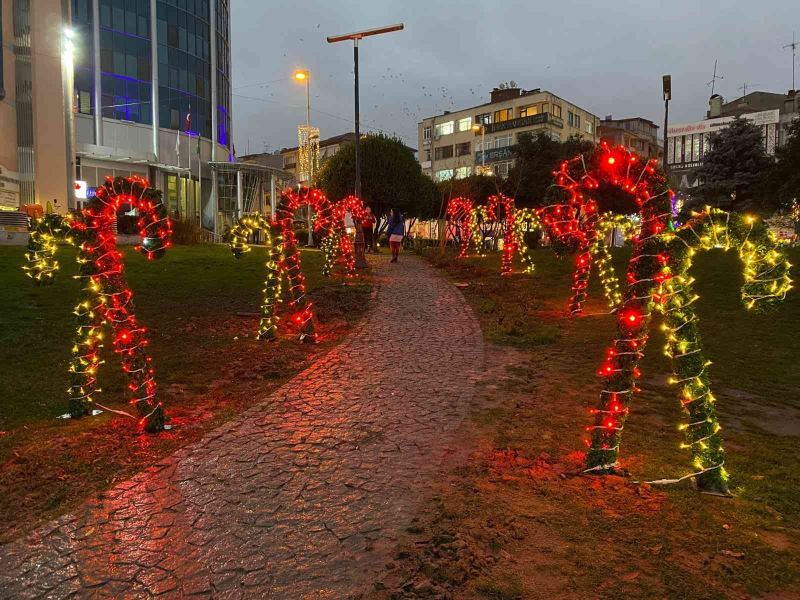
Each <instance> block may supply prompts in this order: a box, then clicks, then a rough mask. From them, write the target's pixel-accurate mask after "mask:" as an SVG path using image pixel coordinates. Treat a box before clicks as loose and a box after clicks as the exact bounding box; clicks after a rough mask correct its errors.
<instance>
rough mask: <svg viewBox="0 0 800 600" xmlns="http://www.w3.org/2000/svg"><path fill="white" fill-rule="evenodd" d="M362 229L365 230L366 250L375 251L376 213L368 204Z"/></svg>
mask: <svg viewBox="0 0 800 600" xmlns="http://www.w3.org/2000/svg"><path fill="white" fill-rule="evenodd" d="M361 231H362V232H364V249H365V251H366V252H372V253H374V252H375V215H373V214H372V209H371V208H370V207H369V206H368V207H367V208H366V211H365V212H364V219H363V220H362V221H361Z"/></svg>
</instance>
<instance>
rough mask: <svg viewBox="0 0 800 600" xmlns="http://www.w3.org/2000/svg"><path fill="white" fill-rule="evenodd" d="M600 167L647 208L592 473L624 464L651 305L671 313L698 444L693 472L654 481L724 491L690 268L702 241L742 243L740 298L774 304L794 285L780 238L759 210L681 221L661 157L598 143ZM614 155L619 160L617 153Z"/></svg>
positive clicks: (597, 416) (600, 412) (608, 369)
mask: <svg viewBox="0 0 800 600" xmlns="http://www.w3.org/2000/svg"><path fill="white" fill-rule="evenodd" d="M593 158H594V159H595V160H596V164H599V165H600V167H599V168H598V169H595V170H593V171H592V175H593V176H594V177H596V178H597V179H599V180H603V181H605V182H607V183H610V184H612V185H614V186H617V187H619V188H621V189H623V190H625V191H627V192H629V193H630V194H632V195H633V197H634V199H635V200H636V203H637V205H638V206H639V208H640V216H641V222H642V225H641V230H640V232H639V234H638V235H637V236H635V238H634V251H633V256H632V258H631V261H630V264H629V267H628V274H627V281H628V285H627V289H626V292H625V295H624V301H623V303H622V305H621V309H620V310H619V311H618V313H617V339H616V340H615V341H614V343H613V345H612V346H611V347H610V348H609V349H608V351H607V353H606V359H605V361H604V363H603V365H602V366H601V367H600V369H599V371H598V373H599V375H600V376H601V377H603V378H604V380H605V382H604V386H603V390H602V392H601V394H600V406H599V408H598V409H594V410H592V411H590V412H591V413H592V414H593V415H594V424H593V425H590V426H589V427H587V431H588V432H589V434H590V437H589V439H587V440H586V444H587V447H588V452H587V455H586V465H587V468H586V471H587V472H599V473H604V472H612V471H613V470H614V469H615V467H616V466H617V464H618V463H617V457H618V453H619V448H620V442H621V436H622V431H623V429H624V425H625V419H626V417H627V415H628V411H629V405H630V401H631V398H632V396H633V394H634V393H635V392H636V391H638V387H637V380H638V379H639V378H640V377H641V371H640V369H639V363H640V361H641V359H642V357H643V356H644V350H645V346H646V345H647V341H648V336H649V325H650V320H651V313H652V312H653V311H657V312H659V313H661V314H662V315H663V317H664V322H663V325H662V327H661V328H662V330H663V331H664V332H665V333H666V338H667V345H666V348H665V352H666V353H667V355H668V356H669V357H670V358H671V359H672V366H673V376H672V377H671V378H670V380H669V381H670V383H672V384H674V385H678V386H679V387H680V399H681V405H682V406H683V408H684V411H685V412H686V414H687V416H688V419H687V422H686V423H683V424H681V425H680V427H679V429H680V430H682V431H684V432H685V435H686V440H687V441H686V443H685V444H683V445H682V447H684V448H688V449H690V450H691V453H692V465H693V467H694V469H695V470H694V472H692V473H689V474H687V475H684V476H682V477H680V478H678V479H665V480H658V481H654V482H651V483H659V484H660V483H677V482H679V481H684V480H686V479H692V480H694V481H695V483H696V485H697V487H698V488H699V489H700V490H703V491H706V492H710V493H719V494H727V493H728V486H727V479H728V475H727V473H726V471H725V469H724V454H723V449H722V440H721V436H720V434H719V432H720V429H721V428H720V425H719V423H718V421H717V417H716V410H715V407H714V402H715V399H714V396H713V394H712V393H711V389H710V380H709V377H708V372H707V367H708V365H709V364H710V363H709V362H708V361H707V360H706V359H705V358H704V357H703V354H702V345H701V341H700V334H699V329H698V324H697V323H698V319H697V316H696V314H695V313H694V309H693V306H692V305H693V303H694V302H695V301H696V300H697V295H696V294H695V293H694V292H693V290H692V282H693V281H694V280H693V278H691V277H690V276H689V275H688V271H689V268H690V267H691V262H692V260H691V259H692V257H693V256H694V254H695V253H696V251H697V250H698V249H700V250H705V249H710V248H714V247H719V248H724V249H730V248H737V250H738V252H739V256H740V258H741V260H742V262H743V264H744V279H745V282H744V286H743V288H742V300H743V301H744V303H745V305H746V306H747V307H748V308H755V307H765V306H770V305H772V304H773V303H775V302H777V301H779V300H782V299H783V298H784V296H785V295H786V293H787V291H788V290H789V289H790V288H791V281H790V279H789V268H790V265H789V263H788V262H787V261H786V260H785V259H784V258H783V255H782V254H781V253H780V251H779V250H778V245H777V241H776V240H775V238H774V236H772V234H771V233H770V232H769V231H768V230H767V228H766V227H765V226H764V225H763V224H762V223H760V222H759V221H757V220H756V219H755V218H754V217H749V216H740V215H729V214H728V213H725V212H723V211H717V210H714V211H712V210H710V209H707V210H706V211H705V212H703V213H696V214H695V215H693V217H692V218H691V219H690V221H689V222H688V223H686V224H685V225H684V226H682V227H680V228H678V229H677V230H676V229H675V225H674V223H673V222H672V210H671V209H672V206H671V198H672V193H671V191H670V190H669V189H668V188H667V182H666V179H665V177H664V175H663V174H662V173H660V172H658V171H657V170H656V162H655V160H653V161H649V162H647V163H646V164H644V165H643V166H641V165H640V163H639V161H638V159H637V157H636V156H635V155H633V154H632V153H630V152H628V151H627V150H625V149H624V148H617V149H611V148H610V147H608V146H607V145H606V144H601V146H600V147H599V148H598V150H597V154H596V155H595V156H594V157H593ZM611 158H613V159H614V160H613V161H612V160H610V159H611Z"/></svg>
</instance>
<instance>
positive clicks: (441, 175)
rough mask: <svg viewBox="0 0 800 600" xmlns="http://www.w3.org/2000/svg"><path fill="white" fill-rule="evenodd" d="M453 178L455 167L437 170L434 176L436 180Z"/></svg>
mask: <svg viewBox="0 0 800 600" xmlns="http://www.w3.org/2000/svg"><path fill="white" fill-rule="evenodd" d="M452 178H453V169H442V170H441V171H436V175H434V176H433V179H434V180H435V181H444V180H445V179H452Z"/></svg>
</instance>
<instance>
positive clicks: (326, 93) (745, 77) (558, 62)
mask: <svg viewBox="0 0 800 600" xmlns="http://www.w3.org/2000/svg"><path fill="white" fill-rule="evenodd" d="M231 5H232V6H231V13H232V14H231V38H232V41H231V61H232V71H233V81H232V87H233V110H234V115H233V117H234V124H233V136H234V142H235V145H236V151H237V154H239V155H240V156H241V155H244V154H246V153H255V152H264V151H267V152H273V151H275V150H279V149H280V148H283V147H290V146H296V145H297V126H298V125H299V124H302V123H305V119H306V95H305V86H304V85H302V84H299V83H297V82H295V81H294V80H293V79H292V73H293V71H294V70H296V69H298V68H305V69H308V70H309V71H310V72H311V79H310V90H311V108H312V112H311V121H312V125H315V126H317V127H319V128H320V136H321V138H322V139H325V138H327V137H331V136H334V135H338V134H340V133H344V132H347V131H352V130H353V48H352V42H340V43H337V44H328V43H327V42H326V39H325V38H326V36H329V35H336V34H343V33H349V32H353V31H358V30H361V29H369V28H373V27H379V26H383V25H389V24H393V23H404V25H405V29H404V30H403V31H400V32H396V33H389V34H385V35H381V36H375V37H371V38H367V39H364V40H362V41H361V45H360V52H359V62H360V68H359V73H360V80H361V124H362V127H361V128H362V131H367V132H369V131H383V132H385V133H388V134H391V135H395V136H396V137H399V138H400V139H402V140H403V141H404V142H405V143H406V144H408V145H410V146H412V147H416V146H417V123H418V122H419V121H421V120H422V119H423V118H425V117H429V116H432V115H434V114H441V113H442V111H444V110H460V109H463V108H469V107H471V106H476V105H478V104H482V103H484V102H488V100H489V92H490V90H491V89H492V88H493V87H495V86H497V85H498V84H500V83H502V82H508V81H511V80H514V81H516V82H517V83H518V84H519V86H520V87H522V88H524V89H533V88H537V87H538V88H542V89H543V90H548V91H550V92H553V93H555V94H557V95H558V96H560V97H562V98H564V99H565V100H567V101H569V102H572V103H574V104H576V105H578V106H579V107H581V108H583V109H585V110H588V111H590V112H592V113H594V114H595V115H597V116H599V117H600V118H603V117H604V116H605V115H609V114H613V115H614V117H615V118H622V117H634V116H642V117H645V118H648V119H651V120H652V121H654V122H655V123H657V124H662V125H663V119H664V117H663V111H664V103H663V101H662V99H661V76H662V75H663V74H665V73H670V74H671V75H672V95H673V100H672V102H671V103H670V124H678V123H686V122H693V121H699V120H701V119H703V118H704V117H705V111H706V109H707V108H708V97H709V95H710V92H711V88H710V86H708V85H707V83H708V82H710V81H711V79H712V75H713V70H714V61H715V60H718V67H717V73H718V75H721V76H722V77H724V79H718V80H717V82H716V90H715V91H716V92H717V93H720V94H722V95H723V96H724V97H725V99H726V100H732V99H735V98H737V97H739V96H741V95H742V91H741V89H740V88H741V87H742V86H743V85H744V84H745V83H746V84H747V87H748V91H754V90H762V91H770V92H781V93H786V91H787V90H788V89H789V88H791V85H792V53H791V51H790V50H788V49H784V48H782V46H783V45H785V44H789V43H791V41H792V32H793V30H794V32H796V37H797V39H798V40H799V41H800V7H799V5H798V4H797V0H762V1H761V2H758V3H754V2H742V1H741V0H728V1H725V2H722V1H719V0H695V1H686V0H672V1H670V2H660V1H655V0H639V1H630V0H618V1H617V2H592V1H589V0H585V1H583V2H580V1H576V0H552V1H542V0H536V1H532V0H527V1H524V2H523V1H517V0H483V1H478V0H425V1H423V0H231ZM798 54H800V48H798ZM795 64H796V69H797V71H798V81H800V56H798V58H797V60H796V62H795ZM798 87H800V85H798Z"/></svg>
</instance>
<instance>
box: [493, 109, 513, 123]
mask: <svg viewBox="0 0 800 600" xmlns="http://www.w3.org/2000/svg"><path fill="white" fill-rule="evenodd" d="M512 118H513V115H512V114H511V109H510V108H503V109H501V110H496V111H494V122H495V123H502V122H503V121H510V120H511V119H512Z"/></svg>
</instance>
